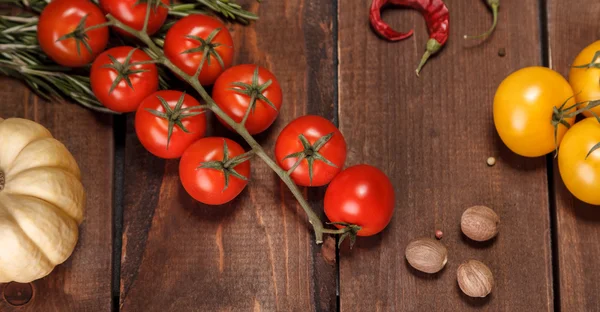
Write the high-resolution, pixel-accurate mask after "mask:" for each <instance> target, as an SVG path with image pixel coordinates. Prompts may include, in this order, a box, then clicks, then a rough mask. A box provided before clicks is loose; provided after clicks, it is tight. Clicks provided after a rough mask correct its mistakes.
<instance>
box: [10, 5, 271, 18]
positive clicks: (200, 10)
mask: <svg viewBox="0 0 600 312" xmlns="http://www.w3.org/2000/svg"><path fill="white" fill-rule="evenodd" d="M93 1H94V2H95V3H96V4H97V3H98V0H93ZM256 1H257V2H259V3H260V1H261V0H256ZM183 2H184V3H178V4H172V5H171V8H170V10H169V15H170V16H171V19H172V18H173V17H175V18H177V17H183V16H188V15H190V14H207V13H208V11H212V12H213V13H217V14H219V15H221V16H223V17H225V18H227V19H230V20H234V21H238V22H240V23H242V24H248V23H249V22H250V21H253V20H257V19H258V16H257V15H256V14H254V13H252V12H249V11H246V10H244V8H242V6H241V5H239V4H237V3H236V2H235V1H234V0H185V1H183ZM48 3H50V0H0V4H12V5H16V6H18V7H20V8H23V9H27V10H31V11H34V12H37V13H40V12H42V10H43V9H44V7H46V5H47V4H48ZM207 9H208V10H207Z"/></svg>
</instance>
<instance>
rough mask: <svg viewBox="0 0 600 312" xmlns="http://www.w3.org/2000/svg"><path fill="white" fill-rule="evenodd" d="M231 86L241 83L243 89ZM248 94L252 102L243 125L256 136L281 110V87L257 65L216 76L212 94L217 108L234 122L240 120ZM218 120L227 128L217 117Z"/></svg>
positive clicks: (265, 70) (237, 67)
mask: <svg viewBox="0 0 600 312" xmlns="http://www.w3.org/2000/svg"><path fill="white" fill-rule="evenodd" d="M257 69H258V71H257ZM253 81H255V82H256V83H253ZM269 81H270V83H269ZM234 83H243V84H245V86H243V87H242V86H239V85H237V86H236V85H235V84H234ZM233 89H235V90H233ZM252 94H254V95H255V96H256V101H255V104H254V109H253V110H252V111H251V113H250V115H248V119H247V120H246V124H245V126H246V129H247V130H248V132H249V133H250V134H258V133H261V132H263V131H265V130H267V128H269V126H271V124H273V122H274V121H275V119H276V118H277V115H278V114H279V109H280V108H281V98H282V94H281V86H279V82H278V81H277V78H275V75H273V74H272V73H271V72H270V71H268V70H267V69H266V68H262V67H259V66H257V65H249V64H248V65H238V66H234V67H231V68H229V69H228V70H226V71H225V72H223V74H221V76H219V78H218V79H217V81H216V82H215V85H214V86H213V92H212V95H213V99H214V100H215V102H216V103H217V105H218V106H219V107H220V108H221V109H222V110H223V111H224V112H225V113H227V115H229V117H231V118H232V119H233V120H235V121H236V122H241V121H242V120H243V119H244V115H245V114H246V111H247V110H248V106H249V105H250V102H251V98H252ZM265 99H266V100H267V101H265ZM219 121H221V123H222V124H224V125H225V126H226V127H228V128H229V129H231V127H229V126H228V125H227V124H226V123H225V122H223V120H221V119H220V118H219Z"/></svg>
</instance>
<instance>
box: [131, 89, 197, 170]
mask: <svg viewBox="0 0 600 312" xmlns="http://www.w3.org/2000/svg"><path fill="white" fill-rule="evenodd" d="M161 99H163V100H164V102H163V101H161ZM165 103H166V104H168V107H169V109H166V107H165ZM199 105H200V103H198V101H196V99H194V98H193V97H192V96H190V95H188V94H184V93H182V92H179V91H170V90H166V91H158V92H156V93H154V94H152V95H150V96H149V97H147V98H146V99H145V100H143V101H142V103H141V104H140V106H139V107H138V110H137V112H136V114H135V132H136V133H137V136H138V139H139V140H140V142H141V143H142V145H143V146H144V147H145V148H146V149H147V150H148V151H149V152H150V153H152V154H154V155H156V156H158V157H160V158H167V159H169V158H179V157H181V155H182V154H183V152H184V151H185V149H186V148H188V146H190V145H191V144H192V143H193V142H195V141H197V140H198V139H200V138H201V137H203V136H204V133H205V132H206V115H205V114H204V112H203V111H202V110H201V109H190V107H194V106H199ZM178 106H179V107H178ZM178 123H180V124H181V125H183V128H181V125H178ZM169 128H171V129H172V131H173V132H172V134H171V136H169Z"/></svg>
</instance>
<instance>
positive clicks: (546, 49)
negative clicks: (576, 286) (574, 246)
mask: <svg viewBox="0 0 600 312" xmlns="http://www.w3.org/2000/svg"><path fill="white" fill-rule="evenodd" d="M538 7H539V23H540V54H541V58H542V66H545V67H551V64H550V44H549V33H548V1H547V0H538ZM554 175H555V172H554V154H549V155H546V177H547V179H548V180H547V186H548V213H549V214H550V246H551V249H552V252H551V257H550V265H551V266H552V292H553V296H552V297H553V299H554V311H559V312H560V307H561V306H560V275H559V274H560V270H559V263H558V259H559V257H558V227H557V213H556V187H555V183H554Z"/></svg>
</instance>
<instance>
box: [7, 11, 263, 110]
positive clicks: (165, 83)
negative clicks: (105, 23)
mask: <svg viewBox="0 0 600 312" xmlns="http://www.w3.org/2000/svg"><path fill="white" fill-rule="evenodd" d="M49 2H50V0H0V4H5V5H13V6H17V7H19V8H21V9H25V10H28V11H33V12H36V13H39V12H41V11H42V10H43V9H44V7H45V6H46V5H47V4H48V3H49ZM96 2H97V1H96ZM188 2H190V3H180V4H174V5H172V6H171V7H170V10H169V18H168V19H167V22H166V23H165V25H164V26H163V27H162V28H161V30H160V31H159V32H158V33H157V34H156V35H155V36H154V38H153V40H154V41H155V42H156V43H157V44H159V45H160V46H162V43H163V41H164V37H165V34H166V32H167V30H168V29H169V28H170V27H171V26H172V25H173V24H174V23H175V22H177V20H179V19H180V18H182V17H185V16H187V15H190V14H207V13H208V11H211V10H212V11H213V12H216V13H219V14H222V15H223V16H225V17H227V18H231V19H234V20H237V21H239V22H242V23H247V22H248V21H249V20H255V19H257V18H258V17H257V16H256V15H254V14H252V13H250V12H247V11H244V10H243V9H242V8H241V6H239V5H237V4H235V3H233V2H230V1H228V0H196V1H188ZM213 8H214V9H213ZM204 9H208V10H204ZM37 22H38V17H37V15H33V14H29V15H19V16H12V15H0V73H2V74H4V75H7V76H10V77H14V78H17V79H20V80H23V81H24V82H25V83H27V85H29V86H30V87H31V89H32V90H33V91H34V92H35V93H36V94H38V95H39V96H40V97H42V98H44V99H47V100H50V99H52V98H54V99H59V100H64V99H70V100H72V101H74V102H76V103H79V104H81V105H82V106H85V107H87V108H89V109H92V110H95V111H100V112H110V113H112V111H110V110H108V109H107V108H105V107H104V106H102V104H100V103H99V102H98V100H97V99H96V97H95V96H94V94H93V93H92V91H91V87H90V79H89V67H87V68H82V69H71V68H68V67H63V66H59V65H56V64H55V63H54V62H52V60H50V59H49V58H48V57H47V56H46V55H45V54H44V52H43V51H42V50H41V49H40V47H39V45H38V41H37ZM111 39H114V40H113V44H114V45H123V44H124V43H125V42H126V41H123V40H124V39H123V38H111ZM125 40H127V39H125ZM127 43H128V44H133V45H134V46H135V45H136V43H132V42H127ZM145 50H146V52H149V53H151V51H149V50H148V49H145ZM159 74H160V85H161V88H163V89H169V88H171V87H170V86H169V79H168V77H169V75H167V74H166V73H165V71H164V69H163V68H160V67H159Z"/></svg>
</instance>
